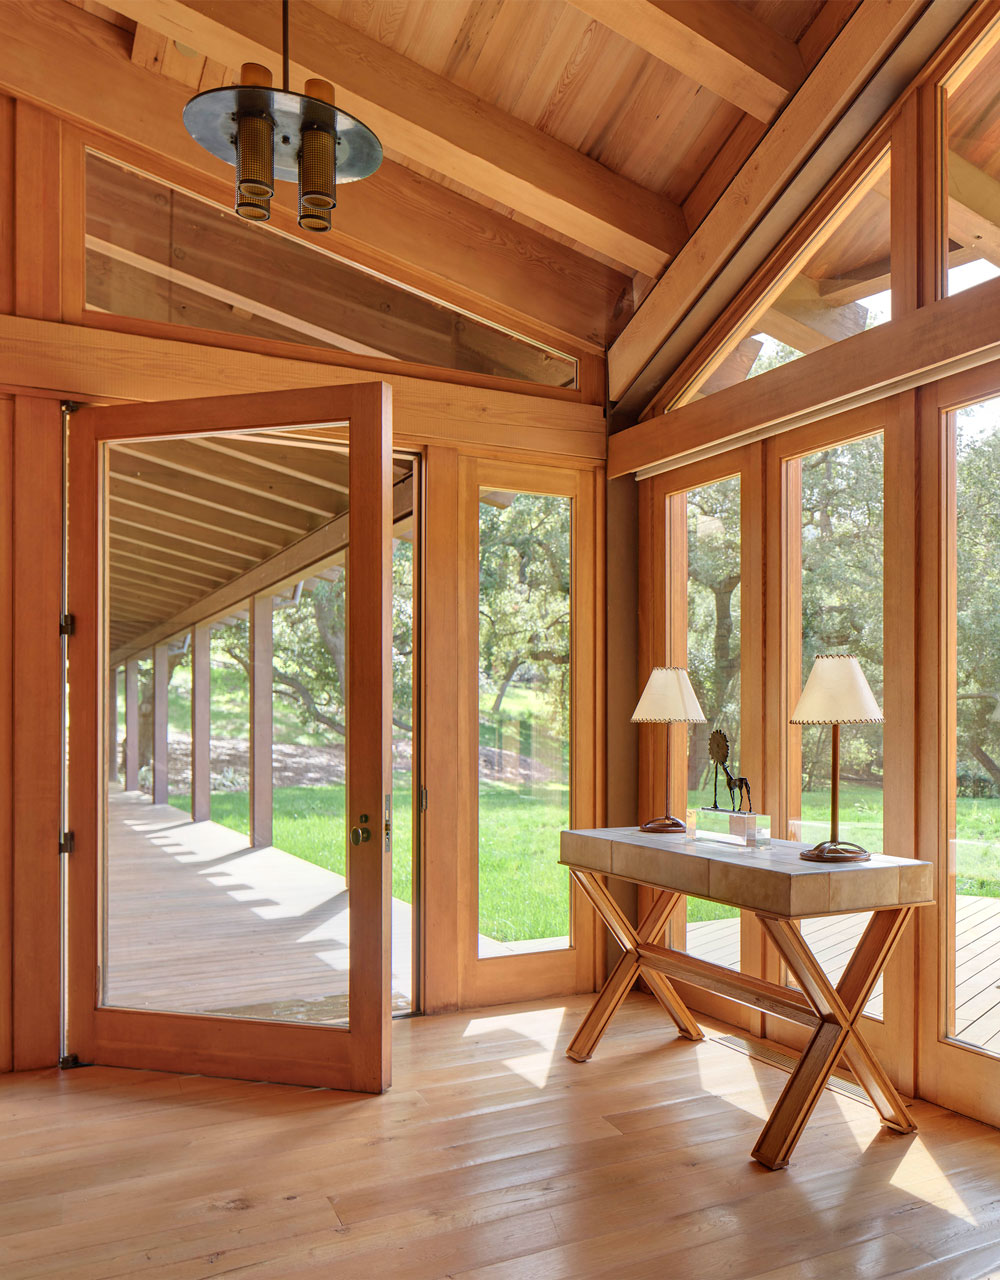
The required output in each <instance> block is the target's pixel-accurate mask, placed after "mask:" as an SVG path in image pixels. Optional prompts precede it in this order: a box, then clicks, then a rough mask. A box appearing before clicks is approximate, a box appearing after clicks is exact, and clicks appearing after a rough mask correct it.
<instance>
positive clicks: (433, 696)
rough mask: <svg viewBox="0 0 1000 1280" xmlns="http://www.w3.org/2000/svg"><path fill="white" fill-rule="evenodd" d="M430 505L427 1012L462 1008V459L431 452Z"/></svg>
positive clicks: (424, 900)
mask: <svg viewBox="0 0 1000 1280" xmlns="http://www.w3.org/2000/svg"><path fill="white" fill-rule="evenodd" d="M425 456H426V462H425V466H426V479H425V488H424V493H425V504H424V508H423V510H424V515H423V522H424V530H425V534H424V573H423V581H422V591H421V595H422V607H421V613H422V617H423V628H424V637H423V685H422V687H423V725H424V743H423V777H424V785H425V786H426V787H427V812H426V813H425V814H424V817H423V840H422V842H421V844H422V847H421V853H422V866H421V876H420V884H421V908H422V912H423V919H424V921H425V922H432V924H433V928H432V929H431V930H430V931H428V937H427V942H426V946H425V947H424V954H423V963H422V974H421V977H422V983H421V985H422V988H423V1006H424V1010H425V1011H426V1012H427V1013H440V1012H442V1011H444V1010H446V1009H456V1008H458V1000H459V990H458V963H457V956H458V945H459V943H458V934H459V927H458V920H459V903H458V862H457V858H456V856H455V854H456V850H457V849H458V848H459V846H460V841H461V840H462V839H463V832H464V820H465V819H466V818H467V814H466V807H465V806H462V807H461V809H456V799H457V797H458V796H459V795H460V789H459V756H460V752H459V750H458V741H459V723H458V701H457V698H456V690H457V688H458V684H459V654H458V647H459V636H460V634H461V628H460V620H459V606H458V547H459V540H458V538H457V536H456V534H457V531H458V529H459V512H458V500H459V466H460V460H459V455H458V454H457V452H455V451H454V450H452V449H442V448H429V449H428V450H427V451H426V455H425Z"/></svg>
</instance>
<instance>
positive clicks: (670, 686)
mask: <svg viewBox="0 0 1000 1280" xmlns="http://www.w3.org/2000/svg"><path fill="white" fill-rule="evenodd" d="M704 722H705V717H704V715H703V713H702V710H701V707H700V706H699V705H698V699H697V697H696V696H695V692H694V690H693V689H692V688H691V681H690V680H689V679H688V673H687V671H686V670H685V669H684V667H654V668H653V670H652V671H651V672H650V673H649V679H648V680H647V681H646V687H645V689H643V691H642V696H641V697H640V698H639V701H638V703H637V704H636V708H635V710H634V711H633V712H632V723H633V724H675V723H683V724H695V723H697V724H704Z"/></svg>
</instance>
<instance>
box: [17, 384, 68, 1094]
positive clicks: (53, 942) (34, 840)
mask: <svg viewBox="0 0 1000 1280" xmlns="http://www.w3.org/2000/svg"><path fill="white" fill-rule="evenodd" d="M13 463H14V467H13V471H14V505H13V512H14V528H13V534H14V538H13V570H14V590H13V599H14V600H19V601H21V602H23V603H24V604H25V606H26V607H24V608H21V609H15V610H14V614H13V649H14V661H13V713H14V714H13V724H14V726H15V733H16V739H15V742H14V751H13V849H14V866H13V982H12V986H13V1041H14V1045H13V1065H14V1068H15V1070H19V1071H27V1070H32V1069H34V1068H37V1067H49V1066H53V1065H54V1064H55V1063H56V1062H57V1061H58V1059H59V1052H60V1047H59V1046H60V1040H59V1036H60V1030H59V1017H60V991H59V988H60V955H59V952H60V936H59V935H60V910H59V903H60V890H59V880H60V875H59V855H58V852H57V850H58V847H59V830H60V824H61V821H62V804H61V798H62V797H61V793H62V755H63V744H62V732H61V711H62V706H61V699H62V694H61V691H62V681H63V670H62V651H61V645H60V640H59V614H60V609H61V603H62V599H61V596H62V593H61V586H60V583H61V579H62V530H61V522H60V519H59V505H60V497H61V489H62V415H61V413H60V409H59V403H58V401H56V400H51V399H41V398H39V397H34V396H18V397H16V399H15V402H14V454H13ZM70 643H71V644H72V641H70Z"/></svg>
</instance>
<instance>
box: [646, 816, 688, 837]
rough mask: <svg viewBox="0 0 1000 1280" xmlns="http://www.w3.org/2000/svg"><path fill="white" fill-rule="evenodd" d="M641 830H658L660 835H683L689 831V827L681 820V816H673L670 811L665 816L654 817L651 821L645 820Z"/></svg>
mask: <svg viewBox="0 0 1000 1280" xmlns="http://www.w3.org/2000/svg"><path fill="white" fill-rule="evenodd" d="M639 830H640V831H652V832H658V833H659V834H660V835H671V836H676V835H683V834H684V832H685V831H687V827H686V826H685V825H684V823H683V822H681V820H680V818H672V817H671V816H670V814H669V813H668V814H667V815H666V817H665V818H653V819H652V820H651V821H649V822H643V823H642V824H641V825H640V827H639Z"/></svg>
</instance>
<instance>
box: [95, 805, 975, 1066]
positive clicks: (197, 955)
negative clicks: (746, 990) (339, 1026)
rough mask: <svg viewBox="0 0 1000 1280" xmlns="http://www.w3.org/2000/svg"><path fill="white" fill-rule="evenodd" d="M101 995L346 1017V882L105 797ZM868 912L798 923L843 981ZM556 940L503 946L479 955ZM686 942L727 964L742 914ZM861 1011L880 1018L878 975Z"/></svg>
mask: <svg viewBox="0 0 1000 1280" xmlns="http://www.w3.org/2000/svg"><path fill="white" fill-rule="evenodd" d="M109 832H110V843H111V858H110V865H109V873H108V888H109V897H110V910H109V912H108V947H109V951H108V969H107V991H106V996H105V998H106V1000H107V1002H108V1003H109V1004H115V1005H121V1006H125V1007H129V1008H148V1009H169V1010H173V1011H176V1012H181V1013H196V1012H200V1013H224V1014H231V1015H239V1016H243V1017H260V1018H280V1019H287V1020H290V1021H316V1022H342V1021H343V1020H344V1019H345V1018H346V1015H347V977H348V964H349V953H348V910H347V907H348V895H347V890H346V885H345V882H344V878H343V877H342V876H339V875H337V874H336V873H335V872H333V871H327V870H326V869H325V868H323V867H317V866H314V865H313V864H312V863H310V862H305V861H303V860H302V859H301V858H296V857H294V856H293V855H292V854H289V853H286V852H284V850H282V849H276V848H273V847H272V848H265V849H250V848H248V847H247V841H246V837H245V836H242V835H240V834H239V833H238V832H235V831H230V830H229V829H228V828H226V827H222V826H219V825H218V824H217V823H214V822H197V823H195V822H191V821H190V819H189V818H188V817H187V816H186V815H185V814H184V813H182V812H181V811H180V810H178V809H173V808H170V806H168V805H153V804H151V803H150V801H149V799H148V798H147V797H146V796H144V795H142V794H141V793H139V792H127V791H116V792H114V793H113V794H112V795H111V797H110V804H109ZM866 920H867V917H866V916H862V915H857V914H854V915H846V916H830V917H829V918H826V919H817V920H806V921H804V922H803V926H802V927H803V932H804V933H805V935H806V937H807V938H808V939H809V942H810V944H811V945H812V947H813V948H814V950H815V952H816V955H817V956H818V958H819V959H820V961H821V962H822V964H823V966H824V968H826V970H827V972H828V973H829V974H830V975H831V976H832V977H834V978H835V979H836V978H838V977H839V976H840V974H841V972H842V971H843V968H844V965H845V964H846V963H847V960H848V959H849V957H850V954H851V952H852V950H853V948H854V944H855V942H856V941H857V938H858V936H859V934H860V932H861V930H862V929H863V927H864V924H865V922H866ZM411 923H412V915H411V911H410V906H409V904H408V903H406V902H401V901H400V900H399V899H395V898H394V899H393V903H392V929H393V941H392V998H393V1007H394V1008H395V1009H396V1010H398V1011H404V1010H406V1009H409V1007H410V1002H411V998H412V990H413V987H412V928H411ZM958 932H959V946H958V970H957V983H958V990H957V1003H958V1019H957V1025H958V1035H959V1037H960V1038H961V1039H963V1040H966V1041H969V1042H970V1043H973V1044H976V1045H979V1046H981V1047H983V1048H988V1049H992V1050H994V1051H995V1052H1000V989H998V984H1000V899H996V898H974V897H967V896H962V897H960V898H959V900H958ZM559 942H563V944H564V940H557V939H548V940H543V941H542V942H539V943H533V944H517V943H511V944H502V943H496V942H494V941H492V940H491V939H489V938H485V937H480V947H479V951H480V955H492V954H501V953H503V952H508V951H511V952H513V951H521V950H527V949H529V948H531V949H533V948H535V947H537V948H546V947H550V946H553V945H556V944H558V943H559ZM688 950H689V951H690V952H691V953H692V954H693V955H697V956H699V957H701V958H702V959H704V960H712V961H714V962H715V963H717V964H725V965H730V966H732V967H736V966H737V965H738V963H739V921H738V920H711V921H703V922H698V923H693V924H689V925H688ZM868 1012H869V1013H870V1014H872V1015H873V1016H875V1017H881V1015H882V989H881V984H879V986H878V988H876V991H875V994H874V995H873V996H872V998H871V1000H870V1001H869V1003H868Z"/></svg>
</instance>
